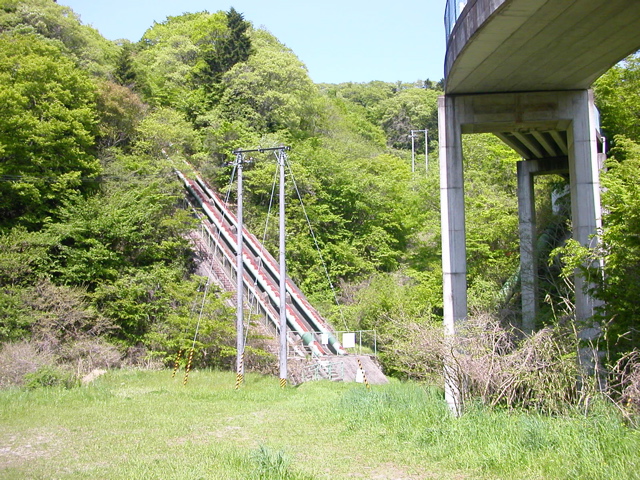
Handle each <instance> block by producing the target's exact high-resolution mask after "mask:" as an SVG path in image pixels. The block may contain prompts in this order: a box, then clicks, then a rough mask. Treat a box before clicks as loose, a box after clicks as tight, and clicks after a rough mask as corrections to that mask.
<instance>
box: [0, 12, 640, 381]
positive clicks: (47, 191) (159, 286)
mask: <svg viewBox="0 0 640 480" xmlns="http://www.w3.org/2000/svg"><path fill="white" fill-rule="evenodd" d="M638 66H639V65H638V61H637V59H636V58H635V57H632V58H631V59H629V60H628V61H627V62H626V63H624V64H621V65H620V66H618V67H616V68H614V69H612V70H611V71H610V72H609V73H607V74H606V75H605V76H604V77H603V78H602V79H601V80H600V81H599V82H598V84H597V86H596V94H597V99H598V105H599V107H600V109H601V111H602V118H603V126H604V128H605V130H606V132H607V135H608V136H609V138H610V139H611V140H612V142H613V146H614V148H613V150H612V152H613V154H614V159H612V161H611V164H610V170H609V172H608V173H607V174H606V175H605V178H604V179H603V183H604V184H605V185H606V186H607V192H606V193H605V196H604V202H605V204H606V205H605V207H606V209H607V212H608V213H607V217H606V225H607V228H606V230H605V231H604V232H603V240H604V242H603V251H602V252H600V254H601V255H604V256H606V257H607V273H608V275H607V276H606V277H604V280H603V284H602V285H600V286H599V290H598V292H596V294H597V295H599V296H601V297H602V298H603V299H605V300H607V301H608V302H609V305H610V308H609V309H608V310H607V311H606V313H604V312H603V315H604V316H603V320H604V321H605V323H607V322H608V323H607V325H609V326H610V327H611V328H610V329H609V330H607V331H608V337H607V340H608V341H610V349H611V351H612V352H613V351H615V352H616V353H615V355H617V357H615V359H617V358H618V357H619V356H620V355H622V354H624V353H626V352H628V351H629V350H631V349H632V348H633V347H634V346H635V345H637V330H636V326H637V320H636V319H637V313H638V311H637V310H638V307H637V302H635V301H634V299H635V298H636V297H637V295H636V293H637V292H636V290H637V285H640V283H639V282H638V281H637V276H638V272H639V271H640V270H639V262H640V258H639V257H638V255H639V254H640V246H639V245H638V244H637V234H638V232H639V231H640V230H639V229H638V225H635V224H634V222H636V221H637V217H638V215H639V214H640V205H639V204H638V195H636V194H635V193H636V192H635V190H636V189H637V188H638V187H637V185H638V181H637V180H638V178H637V177H638V168H637V167H638V166H639V165H638V162H640V147H638V144H637V143H636V142H638V141H640V132H639V131H638V124H639V123H638V116H639V115H640V110H639V107H638V104H637V102H636V101H635V100H634V99H635V98H638V95H637V94H638V91H639V90H640V84H639V83H638V80H637V76H638ZM441 93H442V92H441V89H440V84H439V83H436V82H433V81H431V80H424V81H423V80H416V81H415V82H413V83H403V82H398V83H386V82H379V81H372V82H370V83H367V84H356V83H348V84H339V85H326V84H322V85H316V84H314V83H313V82H312V81H311V79H310V78H309V76H308V74H307V70H306V68H305V66H304V64H302V63H301V62H300V60H299V59H298V58H297V57H296V55H295V53H294V52H292V51H291V50H290V49H289V48H287V47H286V46H284V45H283V44H282V43H280V42H279V41H278V39H276V38H275V37H274V36H273V35H272V34H271V33H269V32H268V31H267V30H264V29H258V28H255V27H254V26H253V25H251V24H250V23H248V22H247V21H245V20H244V18H243V16H242V14H241V13H239V12H237V11H236V10H234V9H233V8H231V9H230V10H229V11H227V12H216V13H208V12H200V13H187V14H183V15H181V16H177V17H169V18H167V19H166V20H165V21H164V22H162V23H155V24H154V25H153V26H151V27H150V28H149V29H148V30H147V31H146V33H145V34H144V36H143V37H142V39H141V40H140V41H139V42H136V43H130V42H126V41H123V42H115V43H114V42H110V41H107V40H106V39H104V38H102V37H101V36H100V35H99V33H98V32H97V31H95V30H94V29H92V28H91V27H88V26H85V25H82V24H81V22H80V21H79V20H78V18H77V16H76V15H75V14H74V12H73V11H71V10H70V9H69V8H67V7H63V6H60V5H58V4H56V3H55V2H53V1H51V0H22V1H18V0H0V105H2V109H1V111H0V160H1V163H0V195H1V197H0V198H1V201H0V285H1V288H0V342H2V343H3V344H4V345H5V346H4V349H3V350H2V352H3V353H2V360H1V361H0V374H2V375H4V376H2V375H0V378H4V380H2V381H3V382H4V383H9V380H8V374H6V373H5V372H7V371H11V372H12V375H13V379H12V380H11V381H17V382H18V383H19V382H20V381H21V378H22V377H21V375H23V374H24V373H29V372H33V371H36V370H37V369H38V368H44V367H46V368H50V367H51V365H54V366H55V365H57V366H58V367H59V366H61V365H70V364H71V365H74V366H75V367H77V368H78V369H80V368H81V367H80V366H82V368H87V367H88V366H92V367H95V366H101V365H120V364H123V363H127V362H128V363H134V364H135V363H140V362H151V361H161V362H166V361H167V359H169V358H173V356H174V355H175V354H176V352H177V351H178V350H179V349H181V348H184V347H186V346H189V345H190V342H191V340H192V338H193V333H194V328H195V316H194V313H193V308H192V305H193V304H194V302H196V301H198V299H202V288H203V284H204V279H203V278H201V277H198V276H196V275H194V274H193V272H194V263H193V258H192V249H191V246H190V244H189V242H188V240H187V239H186V233H187V232H188V231H190V230H191V229H192V228H193V227H194V220H193V219H192V218H191V217H190V215H189V214H188V212H186V211H185V210H183V209H182V208H181V205H182V204H181V197H182V195H183V193H182V189H181V186H180V185H179V183H178V182H177V181H176V179H175V178H174V175H173V172H172V167H173V166H174V165H180V164H182V161H183V160H187V161H189V162H190V163H191V164H193V165H194V166H195V167H196V168H198V170H199V171H200V172H202V174H204V175H205V176H206V177H207V178H208V179H209V180H210V181H211V182H212V183H214V184H215V185H217V186H218V188H219V189H220V190H222V191H225V192H226V190H227V189H228V188H229V185H230V182H231V167H229V166H228V162H229V161H231V160H233V155H232V153H231V152H232V151H233V150H234V149H237V148H255V147H258V146H262V147H273V146H278V145H283V144H284V145H289V146H291V151H290V152H289V153H290V156H289V160H290V162H291V166H292V171H293V175H294V177H295V187H296V188H294V183H293V182H289V185H288V191H287V196H288V198H287V204H288V205H289V208H288V211H287V217H288V218H287V225H288V252H287V261H288V270H289V273H290V275H291V276H292V277H293V279H294V280H295V281H296V282H297V283H298V285H299V286H300V287H301V288H302V289H303V291H304V292H305V293H306V294H307V295H308V296H309V297H310V298H311V300H312V301H313V302H314V303H315V304H316V305H317V306H318V307H319V308H320V309H321V310H322V311H323V313H325V314H326V315H327V316H328V318H330V319H331V321H332V322H333V323H334V324H335V325H336V326H337V327H340V328H343V327H348V328H351V329H376V330H377V331H378V332H379V334H380V336H381V344H380V350H381V352H382V360H383V362H384V365H385V367H386V369H387V372H388V373H391V374H395V375H399V376H401V377H414V378H421V379H424V378H425V377H426V376H428V375H429V374H430V373H432V372H433V371H434V370H433V368H432V366H430V365H431V364H430V363H429V362H430V361H431V360H430V358H429V356H428V352H425V351H424V350H425V346H424V344H421V343H420V341H421V340H423V339H424V338H426V337H427V336H428V335H431V332H433V331H434V330H433V329H434V328H436V329H439V322H440V319H441V317H440V316H441V309H442V300H441V297H442V293H441V292H442V288H441V267H440V226H439V222H440V212H439V180H438V167H437V151H438V149H437V147H438V145H437V138H438V137H437V105H436V104H437V97H438V96H439V95H440V94H441ZM412 129H422V130H424V129H427V130H428V132H429V134H428V145H427V147H428V151H429V168H428V171H426V170H425V163H424V161H423V158H422V157H421V156H420V155H422V154H421V153H418V154H417V155H418V161H417V162H416V168H415V172H412V171H411V140H410V138H409V132H410V130H412ZM424 142H425V137H424V135H419V136H418V137H417V139H416V144H415V149H416V152H424V148H425V144H424ZM464 148H465V162H466V175H467V180H466V186H465V188H466V192H467V195H466V198H467V212H466V215H467V223H468V232H467V242H468V256H469V264H468V268H469V302H470V307H471V312H472V313H473V315H474V316H481V315H490V316H492V317H493V318H496V319H498V320H500V321H505V322H506V323H510V324H513V325H518V313H517V312H518V309H519V307H518V302H519V295H518V286H517V281H518V277H517V268H518V226H517V196H516V177H515V162H516V161H517V160H518V157H517V155H516V154H515V153H514V152H512V151H511V150H510V149H509V148H508V147H507V146H505V145H504V144H502V143H501V142H500V141H499V140H498V139H497V138H495V137H491V136H481V135H479V136H473V137H471V138H469V139H466V141H465V145H464ZM275 168H276V165H275V162H274V161H270V160H269V159H267V158H261V159H257V160H256V162H255V163H254V164H253V165H252V166H251V168H248V169H247V170H246V173H245V187H246V197H247V198H246V201H247V203H248V205H247V210H248V212H247V214H246V215H247V217H248V218H247V221H248V223H249V225H250V228H251V229H252V230H253V231H254V233H256V234H257V235H259V236H260V235H261V233H262V231H263V230H264V229H265V224H266V221H267V215H268V211H269V204H270V196H271V188H272V179H273V173H274V171H275ZM564 182H565V181H564V180H563V179H562V178H560V177H558V178H557V179H543V180H540V182H539V184H538V186H537V188H538V197H539V198H540V199H541V200H540V205H539V208H538V209H539V213H538V215H539V218H540V219H541V221H540V229H541V233H542V232H543V231H544V230H545V229H547V230H549V231H552V232H554V233H553V235H552V238H553V242H551V244H549V248H548V250H549V252H551V251H552V249H554V248H556V247H561V246H562V245H563V242H564V240H565V239H566V237H567V235H566V233H567V231H568V228H569V227H568V225H567V219H566V216H564V215H563V214H562V209H559V210H558V209H555V210H552V205H551V192H552V191H554V190H555V191H562V189H563V188H564ZM298 195H300V197H301V199H299V198H298ZM231 198H232V200H233V193H232V196H231ZM300 200H301V201H302V204H303V205H304V211H303V208H302V207H301V202H300ZM621 205H624V208H623V209H621V208H620V206H621ZM305 212H306V215H307V216H308V222H309V224H310V226H311V228H312V230H313V232H314V236H312V235H311V234H310V233H309V224H308V223H307V218H306V217H305ZM274 224H275V222H271V223H270V227H269V229H268V230H271V229H273V228H275V227H273V225H274ZM314 237H315V238H314ZM276 242H277V238H275V236H274V235H267V237H266V243H267V245H268V246H269V247H270V248H271V247H275V246H276ZM316 243H317V245H318V247H319V252H318V250H317V249H316ZM274 251H275V250H274ZM558 252H559V251H558V250H554V254H553V256H552V257H550V258H551V260H550V261H549V260H548V258H543V259H541V263H540V272H541V275H542V276H543V278H542V282H541V286H542V288H543V289H544V292H545V295H544V296H545V298H546V303H545V306H546V312H545V314H544V318H542V319H541V322H540V323H541V326H543V325H553V324H555V323H557V322H558V321H559V319H560V318H562V317H563V316H564V315H566V314H568V313H570V312H569V310H570V304H571V286H570V282H569V277H567V278H566V281H565V280H563V277H562V272H563V271H567V267H566V265H565V264H564V263H562V262H561V261H560V258H561V257H560V256H558ZM563 252H564V255H565V256H566V257H567V258H570V259H571V262H569V263H568V265H570V266H571V265H574V266H575V265H577V263H575V262H577V261H578V260H579V259H582V258H583V256H584V255H585V252H581V251H580V249H578V248H574V247H571V245H570V246H569V247H568V248H565V250H563ZM572 262H573V263H572ZM325 268H326V272H325ZM563 268H564V270H563ZM327 274H328V275H327ZM327 276H328V278H327ZM331 285H333V286H334V287H335V288H336V291H335V292H334V291H332V290H331ZM225 295H226V294H224V293H222V292H217V293H216V294H215V295H209V296H207V297H206V301H205V307H204V313H205V314H204V317H203V318H204V322H203V324H202V327H201V330H200V335H199V337H198V342H199V344H198V352H199V353H198V356H197V357H196V362H197V364H198V365H202V366H205V365H206V366H219V367H224V366H227V365H229V364H230V363H231V362H232V361H233V359H234V356H235V347H234V335H235V333H234V330H233V320H232V318H233V314H234V312H233V310H232V309H230V308H229V307H227V306H226V303H225V302H224V297H225ZM335 297H337V299H338V300H339V302H338V303H339V305H336V303H335V301H334V300H335ZM565 307H566V308H565ZM611 319H614V320H612V321H610V320H611ZM258 340H259V339H255V341H254V342H253V343H252V341H251V339H250V344H251V345H253V348H252V354H253V355H254V357H255V358H254V360H255V362H256V363H257V364H268V363H269V362H272V361H274V359H272V358H271V357H270V356H269V354H267V353H266V352H264V351H262V350H261V348H260V342H259V341H258ZM19 358H20V359H25V358H29V362H25V361H21V362H19V361H18V359H19ZM16 365H20V368H16ZM9 366H11V367H12V368H9ZM58 367H56V368H58ZM21 369H22V370H21Z"/></svg>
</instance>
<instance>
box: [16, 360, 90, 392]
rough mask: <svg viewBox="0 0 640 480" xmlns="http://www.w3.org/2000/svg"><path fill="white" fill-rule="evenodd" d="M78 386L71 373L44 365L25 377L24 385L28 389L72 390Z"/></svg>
mask: <svg viewBox="0 0 640 480" xmlns="http://www.w3.org/2000/svg"><path fill="white" fill-rule="evenodd" d="M77 384H78V380H77V378H76V377H75V376H74V375H73V374H72V373H70V372H68V371H65V370H63V369H61V368H58V367H54V366H52V365H43V366H42V367H40V368H38V370H36V371H35V372H33V373H27V374H26V375H25V376H24V385H25V387H27V388H28V389H36V388H43V387H64V388H72V387H74V386H76V385H77Z"/></svg>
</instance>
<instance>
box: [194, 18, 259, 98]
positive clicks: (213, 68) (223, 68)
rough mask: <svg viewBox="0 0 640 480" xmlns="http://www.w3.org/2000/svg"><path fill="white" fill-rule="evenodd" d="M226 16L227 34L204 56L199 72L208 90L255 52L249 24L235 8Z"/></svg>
mask: <svg viewBox="0 0 640 480" xmlns="http://www.w3.org/2000/svg"><path fill="white" fill-rule="evenodd" d="M225 15H226V23H227V31H226V33H225V34H223V35H222V36H219V37H217V38H215V39H214V41H213V42H212V44H211V45H210V46H209V48H206V49H204V52H203V55H202V58H203V60H204V65H203V67H202V68H201V70H200V71H199V77H200V81H201V82H202V83H203V84H204V85H205V88H206V89H207V90H211V88H213V87H214V84H217V83H220V80H221V79H222V75H223V74H224V73H225V72H228V71H229V70H231V68H232V67H233V66H234V65H235V64H237V63H240V62H245V61H247V59H248V58H249V56H250V55H251V53H252V52H253V49H252V46H251V38H250V37H249V34H248V30H249V27H250V24H249V22H247V21H245V20H244V17H243V16H242V14H241V13H238V12H237V11H236V10H235V9H234V8H233V7H231V9H230V10H229V11H228V12H226V14H225Z"/></svg>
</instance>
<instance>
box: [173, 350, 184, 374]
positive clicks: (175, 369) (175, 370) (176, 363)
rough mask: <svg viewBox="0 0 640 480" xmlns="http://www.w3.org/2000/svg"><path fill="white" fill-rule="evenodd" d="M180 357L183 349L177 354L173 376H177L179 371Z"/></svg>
mask: <svg viewBox="0 0 640 480" xmlns="http://www.w3.org/2000/svg"><path fill="white" fill-rule="evenodd" d="M180 357H182V349H180V350H178V354H177V355H176V362H175V364H174V365H173V373H172V374H171V378H175V377H176V373H178V367H179V366H180Z"/></svg>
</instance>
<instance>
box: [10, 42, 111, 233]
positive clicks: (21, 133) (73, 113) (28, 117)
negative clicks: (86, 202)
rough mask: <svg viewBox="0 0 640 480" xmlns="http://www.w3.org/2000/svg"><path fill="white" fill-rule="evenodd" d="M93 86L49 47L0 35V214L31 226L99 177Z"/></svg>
mask: <svg viewBox="0 0 640 480" xmlns="http://www.w3.org/2000/svg"><path fill="white" fill-rule="evenodd" d="M95 95H96V94H95V85H94V84H93V82H92V81H91V79H90V78H89V77H88V76H87V75H86V74H85V73H84V72H82V71H80V70H78V69H77V68H76V66H75V65H74V63H73V61H71V60H70V59H68V58H67V57H66V56H65V55H64V54H63V53H62V52H61V51H60V50H59V49H58V48H57V47H55V46H53V45H51V44H50V43H49V42H47V41H45V40H43V39H41V38H38V37H36V36H34V35H16V34H7V33H3V34H0V104H1V105H2V106H3V108H2V110H1V111H0V176H4V178H5V180H6V181H4V182H0V193H1V195H2V197H3V202H2V204H1V205H0V217H1V218H2V222H3V223H5V224H6V223H12V222H15V221H17V220H18V218H20V217H21V221H23V222H24V223H26V224H31V225H38V224H40V223H41V222H42V220H43V219H44V217H45V216H46V215H52V214H54V213H55V210H56V208H57V207H58V206H59V205H60V204H61V203H62V202H63V201H64V199H65V198H69V197H70V196H73V195H75V194H76V193H77V192H78V191H82V190H84V189H86V188H85V187H86V185H87V183H86V181H88V180H91V179H92V178H95V177H96V176H97V175H98V174H99V173H100V170H101V169H100V163H99V162H98V160H97V159H96V158H95V156H94V150H95V148H94V144H95V135H96V133H97V130H96V109H95Z"/></svg>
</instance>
